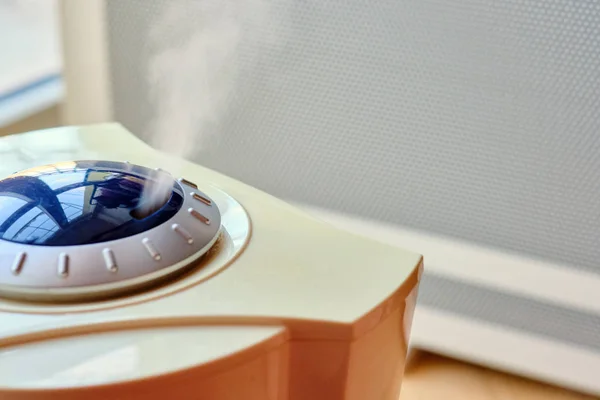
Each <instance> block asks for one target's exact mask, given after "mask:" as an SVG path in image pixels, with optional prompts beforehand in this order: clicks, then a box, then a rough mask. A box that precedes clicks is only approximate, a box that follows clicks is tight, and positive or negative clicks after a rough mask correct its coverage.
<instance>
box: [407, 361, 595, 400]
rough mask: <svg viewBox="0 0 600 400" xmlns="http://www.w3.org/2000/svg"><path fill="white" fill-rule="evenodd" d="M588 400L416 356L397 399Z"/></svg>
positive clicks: (546, 386)
mask: <svg viewBox="0 0 600 400" xmlns="http://www.w3.org/2000/svg"><path fill="white" fill-rule="evenodd" d="M488 399H489V400H591V399H596V397H592V396H586V395H583V394H579V393H574V392H570V391H568V390H564V389H559V388H556V387H553V386H550V385H545V384H542V383H539V382H533V381H530V380H527V379H523V378H519V377H516V376H511V375H508V374H504V373H500V372H497V371H492V370H489V369H486V368H483V367H479V366H474V365H470V364H465V363H462V362H459V361H455V360H451V359H448V358H444V357H440V356H436V355H432V354H428V353H418V354H416V355H415V356H414V358H413V359H412V360H411V361H410V363H409V364H408V366H407V369H406V374H405V377H404V381H403V383H402V394H401V396H400V400H488Z"/></svg>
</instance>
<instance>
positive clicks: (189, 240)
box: [171, 224, 194, 244]
mask: <svg viewBox="0 0 600 400" xmlns="http://www.w3.org/2000/svg"><path fill="white" fill-rule="evenodd" d="M171 229H173V231H174V232H176V233H178V234H179V236H181V237H182V238H184V239H185V241H186V242H187V244H194V238H193V237H192V235H190V233H189V232H188V231H187V230H186V229H185V228H184V227H182V226H181V225H179V224H173V225H171Z"/></svg>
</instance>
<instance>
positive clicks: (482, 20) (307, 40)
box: [107, 0, 600, 272]
mask: <svg viewBox="0 0 600 400" xmlns="http://www.w3.org/2000/svg"><path fill="white" fill-rule="evenodd" d="M199 3H214V4H217V3H215V2H212V1H208V0H203V1H200V2H198V1H189V0H188V1H183V0H181V1H177V2H169V1H167V0H143V1H142V0H137V1H127V2H122V1H108V3H107V4H108V15H109V34H110V42H111V46H110V54H111V63H112V74H113V92H114V97H115V110H116V116H117V119H118V120H119V121H121V122H123V123H124V124H125V125H126V126H127V127H128V128H129V129H131V130H132V131H133V132H135V133H136V134H138V135H140V136H142V137H144V136H145V135H147V132H148V130H149V128H150V127H149V122H148V121H150V120H151V117H152V116H153V115H155V113H156V112H157V111H158V110H156V109H155V106H154V104H155V102H154V100H153V96H154V94H153V93H151V92H150V86H151V85H149V84H148V82H147V81H146V78H145V77H144V74H143V73H142V72H141V71H144V70H145V68H146V66H147V65H146V64H147V62H148V59H149V57H151V56H152V52H153V51H156V50H155V49H157V48H163V49H164V48H168V47H169V46H171V47H174V48H176V47H177V46H182V45H183V44H182V43H183V42H182V40H183V39H182V38H184V37H186V35H192V34H193V33H196V32H201V31H202V29H203V24H202V21H206V20H207V18H212V19H213V20H214V19H218V18H220V14H219V13H218V12H215V13H214V15H206V12H207V11H206V9H207V8H206V7H205V8H202V7H199V6H198V4H199ZM221 3H223V4H226V3H229V4H230V3H231V2H227V1H226V2H221ZM214 4H213V8H210V9H211V10H215V9H218V6H215V5H214ZM254 4H260V5H261V6H262V7H263V8H262V9H261V10H262V11H261V12H264V13H265V15H266V16H267V20H266V21H267V22H266V23H262V24H259V25H256V24H253V23H251V22H252V21H256V15H255V14H253V13H251V12H248V15H245V14H244V13H239V14H237V15H236V21H238V22H239V24H240V27H241V28H240V29H241V32H242V34H241V35H240V38H241V39H240V41H239V43H238V44H237V47H236V53H235V54H236V56H235V58H232V59H231V60H229V62H230V63H231V65H233V66H234V67H235V68H234V69H235V74H233V75H232V78H231V79H232V84H233V85H234V86H233V90H232V91H231V92H230V93H228V95H227V96H226V98H225V100H224V102H223V107H222V108H223V110H225V111H224V112H223V113H221V114H220V115H219V116H218V118H216V119H215V120H214V121H212V122H211V123H210V124H209V125H203V126H202V128H199V132H198V135H199V137H200V135H203V136H206V135H208V137H210V140H208V141H207V142H206V143H203V146H201V149H200V150H198V151H197V152H196V153H195V154H194V155H193V158H194V160H195V161H197V162H199V163H201V164H204V165H206V166H208V167H211V168H214V169H217V170H219V171H222V172H224V173H226V174H229V175H231V176H233V177H236V178H239V179H241V180H243V181H245V182H247V183H249V184H252V185H254V186H256V187H258V188H261V189H264V190H266V191H268V192H270V193H273V194H275V195H277V196H280V197H283V198H288V199H293V200H294V201H299V202H307V203H312V204H314V205H318V206H322V207H327V208H333V209H337V210H341V211H344V212H349V213H352V214H358V215H362V216H366V217H370V218H374V219H378V220H384V221H388V222H395V223H397V224H401V225H404V226H408V227H412V228H415V229H419V230H426V231H430V232H435V233H438V234H442V235H448V236H452V237H456V238H460V239H464V240H468V241H473V242H477V243H482V244H485V245H488V246H493V247H500V248H502V249H508V250H510V251H516V252H522V253H527V254H528V255H531V256H534V257H539V258H544V259H550V260H552V261H555V262H559V263H567V264H569V265H572V266H573V267H574V268H580V269H586V270H590V271H596V272H600V265H599V264H598V259H600V238H599V235H598V226H599V225H600V202H598V201H597V198H598V197H599V196H600V174H598V171H600V134H599V132H600V114H599V113H598V110H600V95H598V93H600V3H599V2H594V1H568V0H512V1H502V2H489V1H480V0H461V1H459V2H448V1H443V0H419V1H407V0H405V1H390V0H385V1H368V2H367V1H357V0H349V1H326V2H323V1H307V2H305V1H303V2H297V1H291V0H290V1H278V2H266V1H255V2H254ZM173 7H175V8H178V9H180V10H181V9H185V10H186V14H187V15H188V17H187V18H186V19H185V21H182V22H181V24H178V25H177V26H175V25H173V26H174V28H173V29H174V32H176V34H175V33H174V34H173V35H166V36H165V37H164V39H163V41H162V42H161V43H159V46H157V45H156V43H152V44H150V43H149V41H148V38H149V32H150V28H151V27H153V26H155V25H156V24H159V23H160V21H161V18H162V17H161V16H164V14H165V13H166V12H168V11H169V9H170V8H173ZM215 7H216V8H215ZM253 18H254V19H253ZM194 19H197V21H198V23H193V21H194ZM153 49H154V50H153ZM181 62H182V63H184V62H185V60H181ZM177 73H178V69H177V68H176V67H174V68H173V71H172V74H174V75H176V74H177ZM200 81H201V79H200V80H199V81H197V82H194V81H193V80H190V82H189V84H190V90H198V91H201V90H202V89H203V86H202V84H201V82H200ZM190 101H191V102H193V101H194V97H193V96H192V97H190ZM198 112H199V113H200V112H202V110H200V108H199V110H198ZM200 130H202V132H200Z"/></svg>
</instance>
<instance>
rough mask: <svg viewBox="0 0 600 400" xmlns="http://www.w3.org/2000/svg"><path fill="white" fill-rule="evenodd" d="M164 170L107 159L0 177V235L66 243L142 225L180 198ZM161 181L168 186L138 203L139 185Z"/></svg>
mask: <svg viewBox="0 0 600 400" xmlns="http://www.w3.org/2000/svg"><path fill="white" fill-rule="evenodd" d="M161 174H163V175H161ZM165 174H166V173H165V172H159V171H154V170H151V169H149V168H144V167H140V166H134V165H130V164H126V163H120V162H109V161H77V162H68V163H61V164H54V165H48V166H43V167H39V168H34V169H30V170H27V171H23V172H20V173H17V174H14V175H12V176H10V177H8V178H6V179H4V180H1V181H0V238H1V239H3V240H7V241H12V242H17V243H27V244H36V245H46V246H70V245H83V244H90V243H99V242H106V241H109V240H116V239H121V238H125V237H128V236H132V235H135V234H138V233H141V232H144V231H147V230H149V229H152V228H154V227H156V226H158V225H160V224H162V223H164V222H166V221H167V220H169V219H170V218H171V217H172V216H173V215H175V213H177V211H179V209H180V208H181V205H182V203H183V193H182V191H181V188H180V186H179V185H178V184H177V183H176V182H175V181H173V179H172V178H171V177H170V176H166V175H165ZM161 178H162V179H161ZM164 178H166V179H164ZM162 182H168V183H167V184H168V185H169V186H170V188H167V190H166V191H164V193H166V195H165V196H163V197H162V198H160V197H159V198H156V199H152V202H150V203H152V204H150V203H148V202H146V201H144V204H143V203H142V198H143V197H145V196H142V194H143V193H144V190H147V189H148V188H155V187H156V185H159V184H161V183H162ZM153 185H154V186H153ZM140 210H141V211H140Z"/></svg>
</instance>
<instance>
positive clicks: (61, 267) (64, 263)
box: [58, 253, 69, 278]
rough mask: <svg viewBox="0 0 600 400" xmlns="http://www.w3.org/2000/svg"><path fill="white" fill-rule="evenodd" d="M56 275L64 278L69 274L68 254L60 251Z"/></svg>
mask: <svg viewBox="0 0 600 400" xmlns="http://www.w3.org/2000/svg"><path fill="white" fill-rule="evenodd" d="M58 275H59V276H61V277H63V278H66V277H67V276H68V275H69V255H68V254H67V253H60V254H59V256H58Z"/></svg>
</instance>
